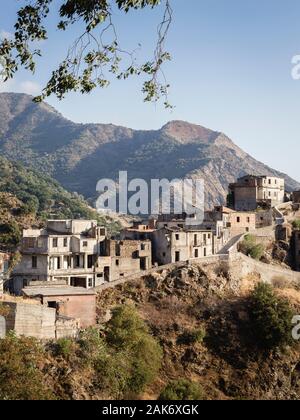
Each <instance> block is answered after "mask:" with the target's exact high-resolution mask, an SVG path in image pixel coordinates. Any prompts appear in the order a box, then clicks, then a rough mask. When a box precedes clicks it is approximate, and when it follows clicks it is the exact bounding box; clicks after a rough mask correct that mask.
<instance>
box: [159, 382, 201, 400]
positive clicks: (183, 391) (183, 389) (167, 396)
mask: <svg viewBox="0 0 300 420" xmlns="http://www.w3.org/2000/svg"><path fill="white" fill-rule="evenodd" d="M159 399H160V400H162V401H192V400H203V391H202V388H201V387H200V386H199V385H198V384H196V383H195V382H191V381H188V380H186V379H179V380H177V381H172V382H170V383H169V384H168V385H167V386H166V387H165V389H164V390H163V391H162V393H161V394H160V396H159Z"/></svg>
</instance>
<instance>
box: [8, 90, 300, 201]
mask: <svg viewBox="0 0 300 420" xmlns="http://www.w3.org/2000/svg"><path fill="white" fill-rule="evenodd" d="M0 152H1V153H2V155H4V156H6V157H8V158H9V159H12V160H17V161H21V162H23V163H25V164H26V165H27V166H33V167H34V168H36V169H38V170H39V171H42V172H44V173H47V174H49V175H50V176H52V177H53V178H55V179H57V180H58V181H59V182H60V183H61V184H62V185H63V186H64V187H65V188H66V189H67V190H69V191H76V192H78V193H79V194H82V195H84V196H85V197H86V198H94V197H95V194H96V184H97V181H98V180H99V179H102V178H113V179H117V176H118V172H119V171H120V170H127V171H128V174H129V178H141V177H142V178H144V179H146V180H148V181H149V180H150V179H153V178H155V179H156V178H168V179H170V180H171V179H174V178H183V177H202V178H204V180H205V182H206V193H207V204H208V205H212V204H217V203H222V202H224V200H225V197H226V194H227V186H228V183H230V182H233V181H234V180H235V179H236V178H237V177H238V176H241V175H244V174H245V173H252V174H265V175H280V176H284V177H285V179H286V185H287V189H288V190H294V189H298V188H300V184H299V183H298V182H296V181H294V180H293V179H291V178H290V177H289V176H287V175H284V174H281V173H279V172H278V171H276V170H274V169H272V168H269V167H267V166H266V165H264V164H263V163H261V162H258V161H257V160H255V159H254V158H252V157H251V156H249V155H248V154H247V153H245V152H244V151H242V150H241V149H240V148H239V147H238V146H236V145H235V144H234V143H233V142H232V141H231V140H230V139H229V138H228V137H227V136H226V135H225V134H223V133H220V132H216V131H212V130H209V129H207V128H204V127H201V126H197V125H193V124H189V123H186V122H182V121H173V122H170V123H169V124H167V125H166V126H164V127H162V129H160V130H157V131H137V130H131V129H128V128H124V127H117V126H114V125H105V124H75V123H73V122H71V121H69V120H67V119H65V118H64V117H63V116H62V115H60V114H59V113H58V112H57V111H56V110H55V109H53V108H52V107H50V106H49V105H47V104H46V103H43V104H39V105H37V104H34V103H33V102H32V97H30V96H28V95H24V94H13V93H1V94H0Z"/></svg>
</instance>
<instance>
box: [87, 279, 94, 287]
mask: <svg viewBox="0 0 300 420" xmlns="http://www.w3.org/2000/svg"><path fill="white" fill-rule="evenodd" d="M88 287H94V281H93V279H92V278H89V279H88Z"/></svg>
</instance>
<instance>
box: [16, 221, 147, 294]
mask: <svg viewBox="0 0 300 420" xmlns="http://www.w3.org/2000/svg"><path fill="white" fill-rule="evenodd" d="M21 254H22V258H21V261H20V263H19V264H18V266H17V267H16V268H15V270H14V272H13V287H12V291H13V292H14V293H16V294H20V293H21V291H22V289H23V288H24V287H26V286H32V285H37V284H38V285H42V284H45V283H47V282H51V284H52V285H53V286H57V285H58V286H63V285H64V286H73V287H83V288H86V289H92V288H94V287H98V286H100V285H102V284H104V283H106V282H110V281H113V280H117V279H118V278H119V277H126V276H128V275H130V274H135V273H137V272H139V271H140V270H147V269H149V268H151V266H152V255H151V254H152V250H151V242H149V241H147V240H146V241H137V240H136V241H134V240H130V241H112V240H108V239H107V232H106V229H105V228H102V227H98V226H97V222H96V221H85V220H58V221H57V220H53V221H51V220H50V221H48V223H47V226H46V228H45V229H41V230H25V231H24V232H23V239H22V243H21Z"/></svg>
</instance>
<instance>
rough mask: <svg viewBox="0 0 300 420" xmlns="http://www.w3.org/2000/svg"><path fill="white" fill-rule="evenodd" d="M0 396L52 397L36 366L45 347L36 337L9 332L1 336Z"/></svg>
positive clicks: (21, 398)
mask: <svg viewBox="0 0 300 420" xmlns="http://www.w3.org/2000/svg"><path fill="white" fill-rule="evenodd" d="M0 354H1V358H0V399H1V400H49V399H54V395H53V393H52V391H51V390H50V389H49V388H48V386H47V384H46V383H45V377H44V375H43V373H42V372H41V370H40V369H39V364H40V363H41V361H42V360H43V358H44V356H45V355H44V351H43V349H42V347H41V346H40V345H39V343H38V342H37V340H35V339H32V338H25V337H21V338H17V337H15V336H14V335H8V336H7V337H6V338H5V339H2V340H0Z"/></svg>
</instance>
